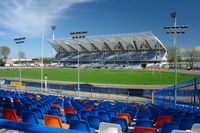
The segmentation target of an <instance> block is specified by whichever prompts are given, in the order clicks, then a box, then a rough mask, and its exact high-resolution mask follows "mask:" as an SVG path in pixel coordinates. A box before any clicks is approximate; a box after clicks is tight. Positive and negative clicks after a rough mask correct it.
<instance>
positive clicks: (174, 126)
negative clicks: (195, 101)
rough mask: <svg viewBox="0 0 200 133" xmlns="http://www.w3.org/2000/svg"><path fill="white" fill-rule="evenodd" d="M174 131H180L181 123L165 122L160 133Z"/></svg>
mask: <svg viewBox="0 0 200 133" xmlns="http://www.w3.org/2000/svg"><path fill="white" fill-rule="evenodd" d="M173 130H180V123H179V122H164V123H163V126H162V128H161V131H160V133H171V132H172V131H173Z"/></svg>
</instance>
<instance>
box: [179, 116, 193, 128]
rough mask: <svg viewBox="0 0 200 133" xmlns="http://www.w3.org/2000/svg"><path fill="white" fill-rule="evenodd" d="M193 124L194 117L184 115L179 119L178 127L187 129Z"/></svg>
mask: <svg viewBox="0 0 200 133" xmlns="http://www.w3.org/2000/svg"><path fill="white" fill-rule="evenodd" d="M193 124H194V118H190V117H184V118H183V119H182V120H181V125H180V128H181V130H189V129H191V128H192V125H193Z"/></svg>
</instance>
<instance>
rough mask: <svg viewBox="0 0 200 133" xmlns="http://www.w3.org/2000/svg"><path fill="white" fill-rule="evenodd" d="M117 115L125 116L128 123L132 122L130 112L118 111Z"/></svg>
mask: <svg viewBox="0 0 200 133" xmlns="http://www.w3.org/2000/svg"><path fill="white" fill-rule="evenodd" d="M116 117H120V118H124V119H126V121H127V124H129V125H130V124H131V117H130V115H129V114H128V113H117V116H116Z"/></svg>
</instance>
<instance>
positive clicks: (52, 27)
mask: <svg viewBox="0 0 200 133" xmlns="http://www.w3.org/2000/svg"><path fill="white" fill-rule="evenodd" d="M51 29H52V40H53V41H54V40H55V37H54V32H55V30H56V26H54V25H52V26H51ZM53 57H54V48H53V47H52V58H53Z"/></svg>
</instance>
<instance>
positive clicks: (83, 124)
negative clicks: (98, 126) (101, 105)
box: [69, 120, 95, 133]
mask: <svg viewBox="0 0 200 133" xmlns="http://www.w3.org/2000/svg"><path fill="white" fill-rule="evenodd" d="M69 124H70V129H73V130H80V131H87V132H90V133H95V130H94V129H93V128H90V127H89V124H88V122H87V121H85V120H71V121H70V123H69Z"/></svg>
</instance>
